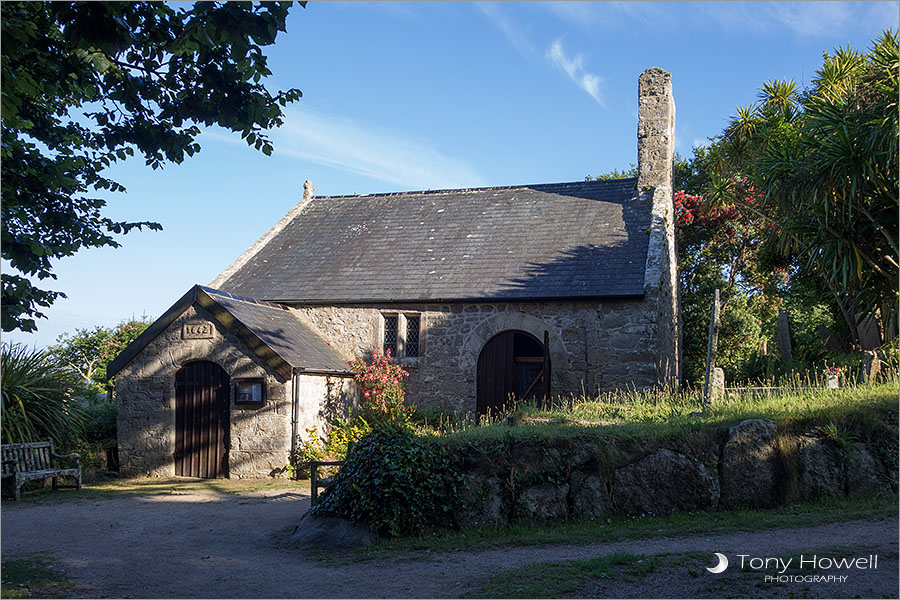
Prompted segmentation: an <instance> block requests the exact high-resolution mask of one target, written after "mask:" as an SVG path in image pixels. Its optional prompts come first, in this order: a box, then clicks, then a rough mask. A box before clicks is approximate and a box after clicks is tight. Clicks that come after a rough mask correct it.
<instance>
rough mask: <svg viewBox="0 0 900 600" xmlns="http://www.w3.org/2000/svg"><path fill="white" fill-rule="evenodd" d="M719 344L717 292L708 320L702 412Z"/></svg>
mask: <svg viewBox="0 0 900 600" xmlns="http://www.w3.org/2000/svg"><path fill="white" fill-rule="evenodd" d="M718 342H719V290H718V288H716V293H715V295H714V296H713V303H712V315H711V316H710V319H709V344H708V345H707V347H706V378H705V379H704V380H703V411H704V412H706V410H707V409H708V408H709V404H710V400H709V395H710V385H711V384H712V376H713V369H714V368H715V366H716V346H717V344H718Z"/></svg>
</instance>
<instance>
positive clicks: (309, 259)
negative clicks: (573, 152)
mask: <svg viewBox="0 0 900 600" xmlns="http://www.w3.org/2000/svg"><path fill="white" fill-rule="evenodd" d="M636 183H637V182H636V179H633V178H632V179H619V180H607V181H590V182H588V181H582V182H573V183H560V184H542V185H529V186H518V187H493V188H478V189H461V190H439V191H424V192H403V193H392V194H372V195H364V196H331V197H329V196H323V197H314V198H313V199H311V200H310V202H309V203H308V204H307V205H306V206H305V207H304V208H303V209H302V210H301V211H300V212H299V213H298V214H297V215H296V216H295V217H294V218H293V219H292V220H291V221H290V222H288V223H287V224H286V225H285V226H284V227H283V228H282V229H281V231H279V232H278V233H277V234H276V235H274V237H272V239H271V240H270V241H269V242H268V243H267V244H266V245H264V246H263V247H262V248H261V249H260V250H259V251H258V252H257V253H256V254H255V255H253V256H252V257H251V258H250V259H249V260H248V261H247V262H246V263H245V264H243V265H242V266H240V267H239V268H238V269H237V271H236V272H234V273H233V274H232V275H231V276H230V277H229V278H228V279H226V280H225V281H224V282H223V283H222V284H220V285H219V286H218V287H219V288H220V289H222V290H224V291H227V292H231V293H234V294H239V295H240V296H245V297H252V298H258V299H262V300H272V301H277V302H311V303H315V302H322V303H329V302H334V303H338V302H392V301H437V300H445V301H446V300H478V299H481V300H525V299H528V300H536V299H558V298H586V297H621V296H640V295H642V294H643V291H644V290H643V288H644V280H643V279H644V269H645V264H646V259H647V246H648V242H649V236H648V235H647V230H648V228H649V226H650V209H651V207H650V205H649V202H647V201H644V200H640V199H639V198H638V197H637V190H636Z"/></svg>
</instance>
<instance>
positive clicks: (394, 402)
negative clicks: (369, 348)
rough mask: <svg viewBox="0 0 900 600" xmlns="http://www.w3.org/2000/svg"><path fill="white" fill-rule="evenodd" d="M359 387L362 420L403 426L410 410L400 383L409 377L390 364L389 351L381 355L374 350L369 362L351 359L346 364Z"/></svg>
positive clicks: (394, 364) (403, 370)
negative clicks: (401, 424) (405, 402)
mask: <svg viewBox="0 0 900 600" xmlns="http://www.w3.org/2000/svg"><path fill="white" fill-rule="evenodd" d="M348 364H349V365H350V371H351V372H352V373H353V377H354V378H355V379H356V383H357V385H358V386H359V394H360V410H361V413H362V416H363V418H364V419H366V420H367V421H369V422H370V423H372V424H373V425H374V424H375V423H407V422H408V421H409V417H410V414H411V412H412V407H410V406H407V405H405V404H404V399H405V395H406V394H405V392H404V389H403V387H404V385H403V383H404V382H403V379H404V378H405V377H408V376H409V373H407V372H406V370H405V369H404V368H403V367H401V366H400V365H399V364H396V363H394V362H392V361H391V351H390V349H388V351H387V352H386V353H382V351H381V349H380V348H376V349H375V351H374V352H373V353H372V361H371V362H368V363H367V362H366V361H364V360H363V359H362V358H359V357H357V358H355V359H354V360H352V361H350V362H349V363H348Z"/></svg>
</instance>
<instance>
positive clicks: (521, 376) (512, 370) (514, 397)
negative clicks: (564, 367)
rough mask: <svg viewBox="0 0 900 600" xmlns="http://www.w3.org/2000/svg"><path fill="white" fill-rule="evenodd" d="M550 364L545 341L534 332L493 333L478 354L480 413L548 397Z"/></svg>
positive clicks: (478, 401) (494, 411)
mask: <svg viewBox="0 0 900 600" xmlns="http://www.w3.org/2000/svg"><path fill="white" fill-rule="evenodd" d="M550 364H551V361H550V357H549V356H548V354H547V353H546V352H545V348H544V344H543V343H542V342H541V341H540V340H538V339H537V338H536V337H534V336H533V335H531V334H530V333H527V332H525V331H521V330H510V331H504V332H502V333H498V334H497V335H495V336H494V337H492V338H491V339H490V340H489V341H488V342H487V343H486V344H485V345H484V347H483V348H482V349H481V353H480V354H479V355H478V372H477V382H476V385H477V391H476V398H475V412H476V414H478V415H484V414H490V413H495V414H496V413H502V412H503V411H504V410H505V409H508V408H511V405H515V404H516V403H518V402H522V401H544V400H545V399H546V396H547V395H548V394H549V392H550V374H551V372H552V371H551V369H550Z"/></svg>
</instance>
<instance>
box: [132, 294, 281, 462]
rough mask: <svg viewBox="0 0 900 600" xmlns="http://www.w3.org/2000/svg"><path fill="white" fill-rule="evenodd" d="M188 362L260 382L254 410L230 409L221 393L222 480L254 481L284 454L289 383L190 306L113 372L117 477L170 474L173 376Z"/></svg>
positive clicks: (240, 407)
mask: <svg viewBox="0 0 900 600" xmlns="http://www.w3.org/2000/svg"><path fill="white" fill-rule="evenodd" d="M186 331H193V332H197V331H200V332H203V333H202V334H201V335H200V336H197V335H196V334H190V333H189V334H185V332H186ZM193 360H208V361H211V362H214V363H216V364H218V365H219V366H220V367H222V368H223V369H224V370H225V372H226V373H228V375H229V377H232V378H234V377H262V378H264V379H265V384H266V395H267V401H266V403H265V405H263V406H262V407H256V406H253V407H249V406H241V405H236V404H234V397H233V395H234V391H233V387H232V389H231V390H230V392H229V394H230V415H231V419H230V427H231V433H230V438H231V450H230V451H229V471H230V475H231V476H232V477H262V476H268V475H270V474H272V472H273V469H276V468H279V467H283V466H284V465H285V464H286V463H287V462H288V457H289V454H290V437H291V395H290V389H291V382H290V381H284V380H282V379H281V378H280V377H278V376H277V375H276V374H274V373H273V372H272V371H270V370H269V369H268V368H267V367H266V366H265V365H264V364H263V363H262V362H260V361H259V360H258V359H257V358H256V357H255V355H254V354H253V353H252V352H251V351H250V349H249V348H247V347H246V345H244V344H243V342H241V341H240V340H239V339H237V338H236V337H235V336H234V335H232V334H231V333H229V332H228V331H227V330H226V329H225V328H224V327H222V326H221V325H220V324H219V323H218V322H216V321H215V319H213V318H212V317H211V316H210V315H209V314H208V313H207V312H206V311H205V310H204V309H203V308H201V307H198V306H192V307H190V308H189V309H188V310H186V311H185V312H184V313H183V314H182V315H181V316H180V317H178V318H177V319H175V321H174V322H172V324H171V325H169V327H168V328H167V329H166V330H165V331H164V332H162V333H161V334H160V335H159V336H157V337H156V339H154V340H153V341H151V342H150V343H149V344H148V345H147V346H146V347H145V348H144V350H143V351H142V352H141V353H140V354H139V355H137V356H136V357H135V358H134V359H133V360H132V361H131V362H130V363H129V364H128V365H126V366H125V367H124V368H123V369H122V370H121V371H120V372H119V373H118V374H117V375H116V380H115V381H116V383H115V385H116V389H115V395H116V402H117V406H118V443H119V461H120V471H121V472H122V474H124V475H145V476H148V477H172V476H174V475H175V463H174V458H173V457H174V452H175V373H176V371H178V369H180V368H181V367H183V366H184V365H185V364H186V363H188V362H190V361H193Z"/></svg>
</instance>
